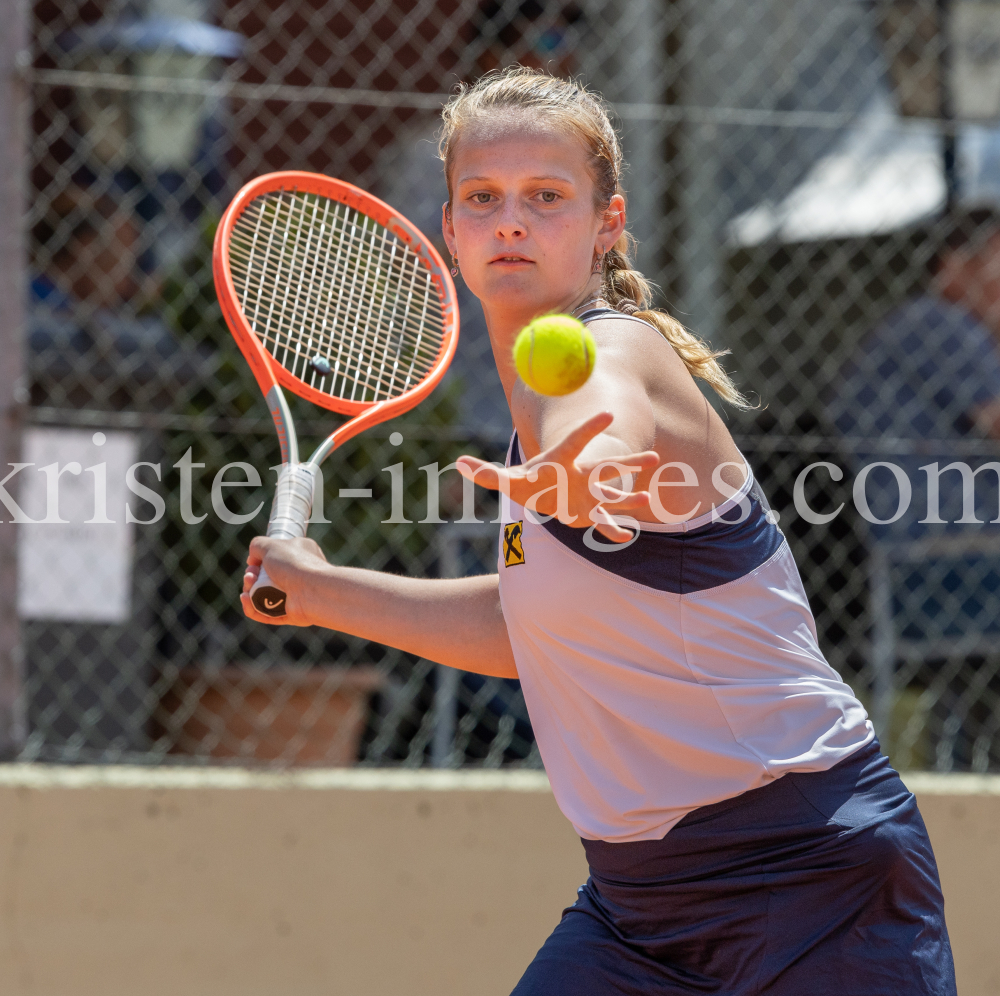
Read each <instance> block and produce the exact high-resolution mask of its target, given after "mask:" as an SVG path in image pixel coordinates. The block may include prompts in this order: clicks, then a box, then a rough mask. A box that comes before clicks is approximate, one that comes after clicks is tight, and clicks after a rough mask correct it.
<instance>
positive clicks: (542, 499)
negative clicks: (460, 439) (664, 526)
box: [457, 412, 660, 543]
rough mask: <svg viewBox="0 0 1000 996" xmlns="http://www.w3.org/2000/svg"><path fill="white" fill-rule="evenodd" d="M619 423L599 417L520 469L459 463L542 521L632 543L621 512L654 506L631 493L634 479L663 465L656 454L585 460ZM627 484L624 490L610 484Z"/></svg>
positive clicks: (468, 460)
mask: <svg viewBox="0 0 1000 996" xmlns="http://www.w3.org/2000/svg"><path fill="white" fill-rule="evenodd" d="M613 421H614V416H613V415H612V414H611V413H610V412H601V413H600V414H599V415H593V416H591V417H590V418H588V419H587V421H586V422H584V423H582V424H581V425H579V426H577V427H576V428H575V429H573V430H572V431H571V432H570V433H569V434H568V435H566V437H565V438H564V439H562V440H560V442H558V443H556V444H555V445H554V446H550V447H549V448H548V449H547V450H544V451H543V452H541V453H539V454H538V456H536V457H534V458H533V459H531V460H529V461H528V462H527V463H524V464H521V465H520V466H518V467H497V466H496V465H495V464H492V463H487V462H486V461H485V460H480V459H479V458H478V457H472V456H461V457H459V458H458V464H457V465H458V471H459V473H460V474H461V475H462V476H463V477H466V478H468V479H469V480H471V481H474V482H475V483H476V484H480V485H482V486H483V487H484V488H490V489H491V490H493V491H502V492H503V493H504V494H505V495H508V496H509V497H510V499H511V501H514V502H517V504H519V505H523V506H524V507H525V508H527V509H529V510H530V511H532V512H536V513H537V514H539V515H542V516H551V515H554V516H555V517H556V518H557V519H558V520H559V521H560V522H563V523H565V524H566V525H568V526H576V527H577V528H582V529H586V528H587V527H588V526H591V525H594V526H595V527H596V529H597V531H598V532H599V533H601V535H603V536H604V537H606V538H607V539H609V540H611V541H612V542H614V543H626V542H628V541H629V540H630V539H632V536H633V534H632V533H631V532H630V531H629V530H628V529H624V528H622V527H621V526H620V525H618V523H616V522H615V520H614V518H613V517H612V514H611V512H609V511H608V510H607V509H606V508H605V507H604V506H605V505H606V504H607V505H613V506H614V512H615V513H621V512H633V511H636V510H638V509H644V508H648V507H649V492H648V491H635V492H633V491H632V490H631V487H632V478H631V475H633V474H637V473H639V472H640V471H643V470H651V469H652V468H653V467H655V466H656V465H657V463H658V462H659V459H660V457H659V454H657V453H656V452H655V451H653V450H647V451H646V452H645V453H627V454H621V455H615V456H613V457H606V458H603V459H597V460H591V459H585V460H580V459H579V457H580V454H581V452H582V451H583V449H584V448H585V447H586V446H587V444H588V443H589V442H590V441H591V440H592V439H594V438H595V437H596V436H598V435H600V434H601V433H602V432H603V431H604V430H605V429H607V428H608V426H610V425H611V423H612V422H613ZM623 475H624V476H623ZM618 479H621V484H622V487H618V486H616V485H613V484H608V483H604V482H607V481H616V480H618Z"/></svg>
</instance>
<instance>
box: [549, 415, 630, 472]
mask: <svg viewBox="0 0 1000 996" xmlns="http://www.w3.org/2000/svg"><path fill="white" fill-rule="evenodd" d="M614 420H615V417H614V415H612V414H611V412H598V413H597V414H596V415H591V416H590V418H588V419H587V420H586V421H585V422H582V423H580V425H578V426H577V427H576V428H575V429H573V430H572V431H571V432H569V433H568V434H567V435H566V437H565V438H564V439H563V440H562V441H560V442H558V443H556V445H555V446H553V447H552V448H551V449H550V450H549V451H548V453H543V454H540V455H539V459H544V460H551V461H554V462H556V463H564V464H565V463H570V462H572V461H573V460H575V459H576V458H577V456H579V454H580V451H581V450H582V449H583V448H584V446H586V445H587V443H589V442H590V441H591V440H592V439H593V438H594V437H595V436H599V435H600V434H601V433H602V432H603V431H604V430H605V429H606V428H607V427H608V426H609V425H611V423H612V422H614Z"/></svg>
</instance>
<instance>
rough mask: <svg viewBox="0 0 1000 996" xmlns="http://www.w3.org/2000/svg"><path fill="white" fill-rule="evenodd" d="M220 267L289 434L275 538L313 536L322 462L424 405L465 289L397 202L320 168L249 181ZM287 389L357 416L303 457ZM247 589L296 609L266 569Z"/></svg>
mask: <svg viewBox="0 0 1000 996" xmlns="http://www.w3.org/2000/svg"><path fill="white" fill-rule="evenodd" d="M212 267H213V274H214V277H215V289H216V292H217V294H218V296H219V303H220V304H221V305H222V313H223V315H224V316H225V319H226V324H227V325H228V326H229V330H230V331H231V332H232V333H233V337H234V338H235V339H236V342H237V344H238V345H239V347H240V350H241V351H242V353H243V355H244V356H245V357H246V359H247V362H248V363H249V364H250V369H251V370H252V371H253V374H254V376H255V377H256V378H257V383H258V384H259V385H260V389H261V390H262V391H263V392H264V398H265V400H266V401H267V407H268V409H269V410H270V412H271V417H272V418H273V419H274V426H275V428H276V429H277V432H278V440H279V442H280V443H281V461H282V466H281V470H280V472H279V474H278V485H277V490H276V491H275V495H274V502H273V504H272V506H271V518H270V521H269V522H268V526H267V535H268V536H275V537H278V538H280V539H293V538H295V537H298V536H305V534H306V530H307V528H308V525H307V523H308V520H309V518H310V517H311V515H312V503H313V494H314V489H315V488H316V483H317V476H318V472H319V467H320V464H322V462H323V461H324V460H325V459H326V457H327V456H329V455H330V453H332V452H333V451H334V450H335V449H336V448H337V447H338V446H340V445H341V444H342V443H345V442H346V441H347V440H348V439H351V438H353V437H354V436H356V435H357V434H358V433H359V432H362V431H363V430H364V429H367V428H369V427H371V426H373V425H377V424H378V423H379V422H384V421H385V420H386V419H389V418H392V417H393V416H394V415H399V414H401V413H402V412H405V411H408V410H409V409H410V408H413V406H414V405H416V404H418V403H419V402H420V401H422V400H423V399H424V398H426V397H427V395H428V394H430V393H431V391H432V390H433V389H434V388H435V386H436V385H437V383H438V382H439V381H440V380H441V378H442V376H443V375H444V372H445V370H447V368H448V364H449V363H450V362H451V359H452V357H453V356H454V355H455V347H456V345H457V344H458V305H457V303H456V301H455V285H454V283H453V282H452V279H451V275H450V274H449V273H448V270H447V268H446V267H445V265H444V262H443V261H442V259H441V257H440V255H439V254H438V253H437V251H436V250H435V249H434V247H433V246H432V245H431V243H430V242H429V240H428V239H427V238H426V237H425V236H424V235H423V234H422V233H421V232H420V231H419V230H418V229H417V228H415V227H414V226H413V225H412V224H410V222H408V221H407V220H406V219H405V218H403V217H402V216H401V215H400V214H398V213H397V212H396V211H394V210H393V209H392V208H391V207H389V205H388V204H385V203H383V202H382V201H380V200H379V199H378V198H376V197H372V196H371V195H370V194H366V193H365V192H364V191H363V190H359V189H358V188H357V187H354V186H352V185H351V184H349V183H343V182H342V181H340V180H334V179H331V178H330V177H327V176H320V175H317V174H313V173H298V172H284V173H271V174H269V175H267V176H261V177H258V178H257V179H256V180H253V181H252V182H251V183H248V184H247V185H246V186H245V187H244V188H243V189H242V190H241V191H240V192H239V193H238V194H237V195H236V197H235V199H234V200H233V202H232V204H230V205H229V207H228V209H227V210H226V213H225V215H224V216H223V218H222V222H221V223H220V225H219V229H218V232H217V233H216V236H215V247H214V250H213V257H212ZM282 388H284V389H285V390H288V391H291V392H293V393H294V394H297V395H299V397H302V398H305V399H307V400H308V401H312V402H313V403H314V404H317V405H321V406H322V407H323V408H329V409H331V410H332V411H335V412H339V413H341V414H342V415H349V416H351V418H350V421H348V422H345V423H344V424H343V425H342V426H341V427H340V428H339V429H337V430H336V431H335V432H333V433H332V434H331V435H330V436H328V437H327V439H326V440H325V441H324V442H323V443H322V444H321V445H320V446H319V447H318V448H317V449H316V451H315V453H313V455H312V456H311V457H309V459H308V460H306V461H305V462H304V463H300V462H299V447H298V439H297V437H296V435H295V426H294V425H293V423H292V418H291V415H290V413H289V410H288V404H287V402H286V401H285V396H284V393H283V392H282ZM250 597H251V600H252V602H253V604H254V607H255V608H256V609H257V610H258V611H259V612H262V613H264V614H265V615H268V616H274V617H280V616H283V615H285V612H286V601H287V600H286V596H285V593H284V592H283V591H281V590H279V589H278V588H276V587H275V586H274V585H273V584H272V583H271V580H270V578H268V576H267V574H266V572H265V571H264V569H263V568H261V571H260V575H259V577H258V578H257V582H256V583H255V584H254V586H253V587H252V588H251V590H250Z"/></svg>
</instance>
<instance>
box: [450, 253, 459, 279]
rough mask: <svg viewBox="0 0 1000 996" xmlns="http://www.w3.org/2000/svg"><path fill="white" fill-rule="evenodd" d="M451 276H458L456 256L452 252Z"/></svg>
mask: <svg viewBox="0 0 1000 996" xmlns="http://www.w3.org/2000/svg"><path fill="white" fill-rule="evenodd" d="M451 275H452V276H453V277H457V276H458V254H457V253H454V252H453V253H452V254H451Z"/></svg>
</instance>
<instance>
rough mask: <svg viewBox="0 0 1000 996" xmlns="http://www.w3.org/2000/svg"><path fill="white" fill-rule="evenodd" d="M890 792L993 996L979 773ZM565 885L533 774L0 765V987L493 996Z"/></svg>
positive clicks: (579, 870)
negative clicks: (935, 870) (911, 801)
mask: <svg viewBox="0 0 1000 996" xmlns="http://www.w3.org/2000/svg"><path fill="white" fill-rule="evenodd" d="M908 782H910V784H911V787H912V788H914V790H916V791H917V794H918V796H919V798H920V804H921V808H922V809H923V811H924V815H925V818H926V820H927V823H928V826H929V827H930V832H931V836H932V838H933V840H934V845H935V848H936V850H937V854H938V860H939V864H940V866H941V874H942V878H943V881H944V889H945V895H946V897H947V902H948V916H949V922H950V926H951V931H952V938H953V942H954V946H955V952H956V956H957V959H958V964H959V992H960V993H961V994H962V996H986V994H988V993H994V994H995V993H998V992H1000V944H998V943H997V942H998V940H1000V930H998V927H1000V916H998V914H997V913H996V897H997V896H998V895H1000V833H998V829H1000V784H998V782H1000V780H991V779H989V778H976V777H972V776H952V777H950V778H949V777H947V776H944V777H937V778H935V777H932V776H927V775H923V776H914V777H912V778H910V779H908ZM585 875H586V865H585V862H584V859H583V851H582V848H581V847H580V844H579V841H578V840H577V839H576V838H575V836H574V834H573V831H572V829H571V828H570V826H569V825H568V823H566V821H565V820H564V819H563V818H562V816H561V815H560V814H559V812H558V810H557V809H556V806H555V803H554V801H553V799H552V796H551V793H550V792H549V790H548V785H547V782H546V781H545V778H544V775H540V774H538V775H536V774H534V773H517V774H510V775H508V774H501V773H482V774H464V773H463V774H451V773H446V772H415V773H408V772H377V771H376V772H365V771H316V772H293V773H288V774H265V773H249V772H245V771H236V770H232V771H229V770H218V769H216V770H210V771H191V770H186V769H185V770H143V769H135V768H101V769H91V768H43V767H37V766H18V765H13V766H6V767H4V766H0V979H2V980H3V983H2V991H3V993H5V994H9V996H28V994H31V996H91V994H94V996H97V994H100V996H137V994H142V996H160V994H164V996H166V994H168V993H169V994H171V996H176V994H178V993H182V994H184V996H229V994H233V996H236V994H239V996H312V994H317V996H318V994H321V993H322V994H323V996H341V994H343V996H368V994H372V996H383V994H391V993H392V994H396V993H398V994H402V996H424V994H426V996H431V994H433V996H465V994H472V993H475V994H476V996H505V994H507V993H509V992H510V990H511V988H512V987H513V985H514V983H515V982H516V981H517V979H518V977H519V975H520V973H521V971H522V969H523V968H524V966H525V965H526V964H527V962H528V961H529V960H530V959H531V957H532V955H533V954H534V952H535V950H536V949H537V948H538V946H539V945H540V944H541V943H542V941H543V940H544V939H545V936H546V935H547V933H548V932H549V931H550V930H551V929H552V927H553V926H554V925H555V924H556V923H557V921H558V919H559V915H560V912H561V910H562V908H563V906H565V905H567V904H569V903H571V902H572V901H573V897H574V893H575V890H576V886H577V885H578V884H579V883H580V882H581V881H583V879H584V877H585Z"/></svg>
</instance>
